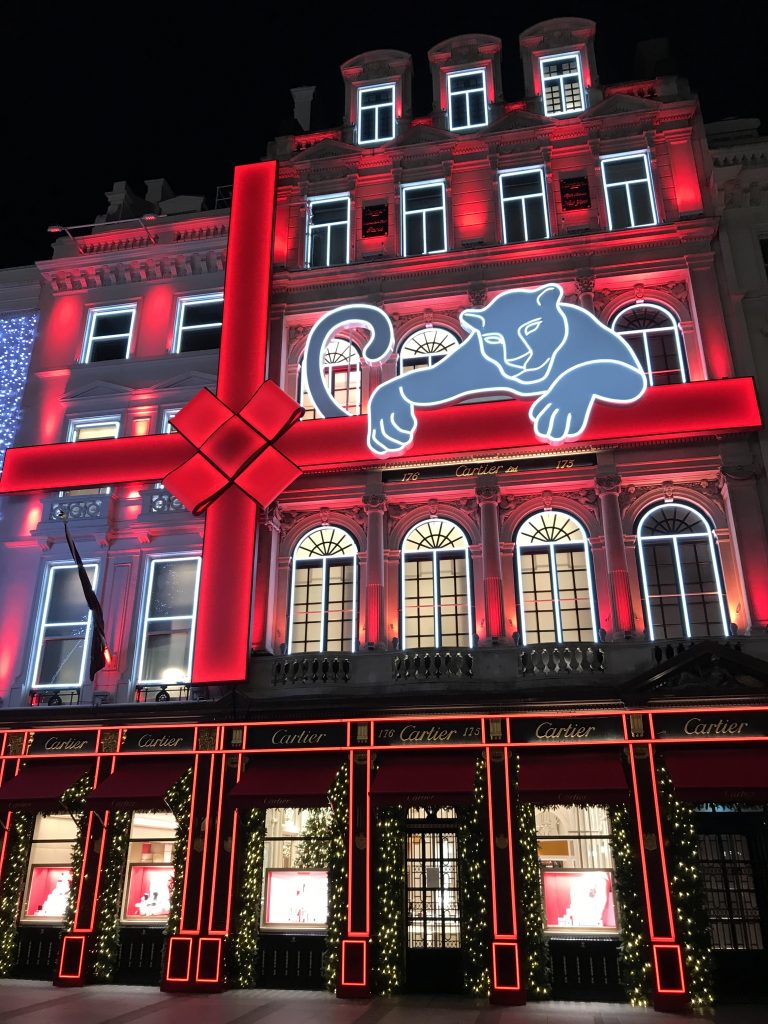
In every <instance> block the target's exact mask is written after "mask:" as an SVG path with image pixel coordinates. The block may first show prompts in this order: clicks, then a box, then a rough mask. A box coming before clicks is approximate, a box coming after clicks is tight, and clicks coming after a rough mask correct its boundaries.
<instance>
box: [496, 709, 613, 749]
mask: <svg viewBox="0 0 768 1024" xmlns="http://www.w3.org/2000/svg"><path fill="white" fill-rule="evenodd" d="M510 729H511V740H512V742H513V743H594V742H596V741H600V740H623V739H624V729H623V727H622V724H621V718H620V717H619V716H618V715H617V716H615V717H613V716H607V715H574V716H573V718H556V717H554V716H549V717H547V716H542V717H541V718H513V719H512V720H511V722H510Z"/></svg>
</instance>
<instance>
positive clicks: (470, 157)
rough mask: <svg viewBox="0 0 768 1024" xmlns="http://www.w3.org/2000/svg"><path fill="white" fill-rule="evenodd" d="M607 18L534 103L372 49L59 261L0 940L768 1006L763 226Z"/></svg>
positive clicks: (9, 618)
mask: <svg viewBox="0 0 768 1024" xmlns="http://www.w3.org/2000/svg"><path fill="white" fill-rule="evenodd" d="M594 33H595V26H594V24H593V23H592V22H589V21H586V20H583V19H558V20H556V21H552V22H545V23H542V24H540V25H537V26H534V27H533V28H531V29H530V30H528V31H526V32H524V33H523V34H522V35H521V37H520V52H521V59H522V63H523V69H524V81H525V92H526V95H525V97H524V98H523V99H521V100H512V101H509V100H507V99H505V97H504V94H503V83H502V80H501V72H500V56H501V45H502V44H501V40H500V39H498V38H496V37H495V36H486V35H469V36H461V37H457V38H454V39H449V40H445V41H444V42H443V43H440V44H439V45H437V46H435V47H433V48H432V50H430V52H429V64H430V69H431V74H432V82H433V110H432V113H431V115H430V116H426V117H421V116H414V114H413V111H412V104H411V86H412V64H411V58H410V56H409V55H408V54H406V53H403V52H400V51H392V50H378V51H374V52H369V53H364V54H361V55H359V56H358V57H355V58H353V59H352V60H350V61H347V62H346V63H345V64H343V65H342V69H341V70H342V75H343V77H344V82H345V97H346V98H345V110H344V115H343V124H342V127H341V128H339V129H337V130H333V131H322V132H309V131H304V132H302V133H297V134H296V135H292V136H286V137H281V138H279V139H277V140H275V142H274V143H273V144H272V147H271V151H270V153H269V154H268V157H269V159H268V160H266V161H264V162H262V163H260V164H256V165H252V166H248V167H243V168H238V170H237V173H236V177H235V186H234V192H233V195H232V200H231V208H230V207H228V206H223V207H222V208H221V209H217V210H214V211H207V210H204V209H203V208H202V205H201V203H200V202H199V201H197V200H195V198H194V197H183V196H182V197H176V196H173V194H172V193H171V192H170V190H169V189H168V187H167V185H166V184H165V183H164V182H162V181H152V182H148V183H147V186H148V190H147V195H146V197H145V198H144V199H137V198H136V197H134V196H132V195H131V194H130V193H129V192H128V190H127V188H126V187H125V186H124V183H117V184H116V186H115V188H114V189H113V191H112V192H111V193H109V195H108V198H109V203H110V205H109V210H108V212H107V214H106V215H104V216H103V217H102V218H100V220H99V222H97V223H96V224H94V225H92V226H89V230H88V232H87V233H79V234H74V233H73V232H71V231H63V232H62V234H61V237H60V238H59V240H58V241H57V242H56V245H55V247H54V252H53V256H52V258H51V259H50V260H47V261H45V262H42V263H40V264H38V270H39V274H40V277H41V281H42V287H41V296H40V302H39V308H40V322H39V332H38V337H37V341H36V343H35V345H34V349H33V351H32V358H31V363H30V368H29V379H28V383H27V387H26V391H25V394H24V404H23V418H22V421H21V427H20V431H19V434H18V435H17V438H16V441H15V445H16V448H15V450H14V451H13V452H12V454H11V455H10V456H9V457H8V459H7V461H6V467H5V470H4V475H3V477H2V481H1V482H0V490H1V491H2V492H3V494H4V497H3V498H2V501H3V503H4V505H3V519H2V522H0V531H1V536H2V541H3V556H2V558H3V566H2V570H3V574H2V577H1V578H0V586H2V598H1V600H2V607H3V609H4V623H3V625H4V630H3V654H2V658H0V694H1V695H2V698H3V709H2V712H1V713H0V727H2V730H3V747H2V771H3V775H2V783H1V784H0V804H1V805H2V810H3V813H4V814H5V819H4V823H5V832H4V834H3V838H2V846H1V848H0V863H1V864H2V873H0V917H1V918H2V922H3V929H2V930H3V935H4V938H3V940H2V943H0V970H2V971H4V972H5V973H10V974H16V975H19V976H38V977H41V976H42V977H49V978H51V979H52V980H54V981H56V982H57V983H58V984H85V983H89V982H91V981H96V980H102V981H103V980H113V981H121V982H122V981H143V982H145V983H147V982H149V983H155V984H162V985H163V987H165V988H166V989H169V990H184V991H186V990H209V991H210V990H215V989H216V988H220V987H222V986H224V985H232V984H239V985H243V986H246V987H254V988H257V987H260V986H278V987H281V986H284V987H314V986H317V987H320V986H322V985H323V984H327V985H328V986H329V987H331V988H333V989H334V990H335V991H336V992H337V994H338V995H339V996H341V997H350V998H352V997H356V996H368V995H370V994H371V993H382V994H387V993H390V992H392V991H396V990H398V989H407V990H411V991H434V990H440V989H446V988H448V989H450V990H452V991H457V992H459V991H470V992H475V993H482V994H488V995H489V996H490V998H491V999H492V1000H494V1001H495V1002H500V1003H511V1004H514V1003H522V1002H524V1001H525V1000H526V999H527V998H542V997H547V996H554V997H555V998H565V999H589V1000H591V999H595V998H602V999H613V1000H617V999H618V1000H624V999H625V1000H630V1001H632V1002H635V1003H646V1002H647V1003H652V1005H654V1006H656V1007H657V1008H658V1009H661V1010H684V1009H686V1008H687V1007H689V1006H691V1005H693V1006H697V1007H698V1006H704V1005H706V1004H707V1003H708V1002H710V1001H711V1000H712V998H713V997H714V998H718V999H728V998H729V997H730V998H732V997H734V996H735V995H740V994H741V995H743V994H744V986H743V985H742V981H743V978H744V977H745V976H747V975H749V976H750V977H753V978H755V990H754V992H750V993H748V994H750V995H752V996H753V997H755V998H759V997H761V996H762V997H764V996H765V994H766V993H765V990H764V982H763V981H762V979H763V978H764V976H765V971H764V970H762V971H761V970H760V968H761V967H764V966H765V963H766V954H765V948H764V935H765V928H766V920H767V919H768V837H767V834H766V801H767V800H768V756H767V754H768V747H766V736H767V735H768V733H767V732H766V724H767V723H768V714H767V713H766V693H767V690H766V684H767V682H768V663H767V662H766V661H765V660H764V659H765V658H766V657H768V642H767V641H766V630H767V629H768V589H767V588H766V585H765V579H766V564H767V563H768V559H767V556H768V541H767V540H766V530H765V522H766V516H765V508H766V504H765V502H766V500H768V498H767V496H766V494H765V493H764V488H765V484H764V472H763V465H764V457H763V446H764V444H765V438H764V433H763V430H762V421H761V417H760V411H759V404H758V402H759V397H760V396H761V394H762V387H764V383H761V382H764V381H765V380H766V377H765V374H763V373H762V369H761V359H762V355H761V347H760V346H761V334H760V330H761V328H760V322H761V321H760V308H761V307H760V305H759V304H760V302H763V303H764V301H765V293H766V278H765V271H764V268H763V267H762V265H761V264H760V263H759V261H757V260H756V259H750V258H747V257H745V256H744V255H743V254H744V251H745V247H744V245H743V237H747V238H748V239H749V242H750V245H751V246H752V248H753V249H754V251H755V253H757V252H759V250H760V232H761V230H762V227H761V221H760V219H759V217H753V218H751V219H749V218H747V217H739V216H738V214H739V213H740V212H741V211H734V210H732V209H731V208H730V205H729V204H728V203H727V202H724V200H723V194H724V191H723V186H722V179H724V178H725V177H727V175H725V174H724V173H723V172H722V171H721V170H720V168H722V167H725V166H729V165H728V164H727V161H726V162H723V161H721V162H720V163H718V152H719V151H718V150H717V149H715V148H713V150H712V151H710V148H709V147H708V144H707V138H706V135H705V131H704V125H703V121H702V117H701V112H700V110H699V106H698V103H697V100H696V98H695V97H694V96H692V95H691V93H690V91H689V89H688V87H687V84H686V83H685V82H684V81H683V80H681V79H678V78H674V77H670V76H665V77H659V78H655V79H652V80H648V81H642V82H632V83H625V84H620V85H612V86H611V85H603V84H601V82H600V79H599V75H598V68H597V66H596V63H595V56H594V46H593V43H594ZM302 97H303V98H304V99H306V93H303V94H302ZM755 145H757V144H755ZM713 147H714V143H713ZM713 153H714V167H713ZM718 183H719V184H720V189H719V190H718V188H717V187H716V186H717V185H718ZM739 232H741V233H743V234H742V235H739ZM729 240H732V241H729ZM225 271H226V274H225ZM761 275H762V276H761ZM225 277H226V282H225ZM747 280H749V282H751V284H750V285H749V287H751V288H752V289H753V292H752V293H747V295H746V298H744V295H745V288H744V282H745V281H747ZM531 400H533V401H531ZM65 522H66V526H67V528H68V529H69V532H70V534H71V536H72V538H73V540H74V542H75V544H76V546H77V549H78V551H79V553H80V555H81V557H82V562H83V568H82V574H83V575H87V576H88V578H89V580H90V583H91V584H92V585H93V587H94V589H95V591H96V593H97V594H98V596H99V599H100V602H101V606H102V608H103V613H104V620H105V640H106V644H107V648H108V659H107V663H106V665H105V666H104V667H103V668H102V669H101V670H100V671H98V672H97V673H96V674H95V678H93V679H91V678H89V667H88V665H89V650H90V648H91V644H92V640H93V633H94V628H95V627H94V623H93V620H92V616H91V615H90V614H89V612H88V607H87V606H86V604H85V603H84V600H83V596H82V591H81V583H80V580H79V579H78V571H77V568H76V567H75V566H74V564H73V561H72V554H71V552H70V548H69V547H68V544H67V540H66V537H65ZM555 748H556V749H555ZM734 979H739V985H740V986H741V989H742V991H741V992H737V991H735V990H734V988H733V985H734ZM761 985H762V986H763V988H762V989H761V988H760V986H761Z"/></svg>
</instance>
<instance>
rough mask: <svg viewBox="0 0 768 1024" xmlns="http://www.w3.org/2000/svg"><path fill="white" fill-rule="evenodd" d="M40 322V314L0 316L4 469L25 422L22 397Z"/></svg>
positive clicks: (0, 435)
mask: <svg viewBox="0 0 768 1024" xmlns="http://www.w3.org/2000/svg"><path fill="white" fill-rule="evenodd" d="M37 321H38V314H37V313H27V314H22V315H19V316H10V317H2V318H0V469H2V467H3V460H4V458H5V452H6V449H8V448H10V447H11V445H12V444H13V440H14V438H15V436H16V431H17V430H18V427H19V424H20V422H21V397H22V394H23V393H24V385H25V384H26V381H27V370H28V368H29V356H30V353H31V351H32V344H33V342H34V340H35V336H36V334H37Z"/></svg>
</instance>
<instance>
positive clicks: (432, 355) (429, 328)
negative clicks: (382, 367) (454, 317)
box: [397, 324, 462, 377]
mask: <svg viewBox="0 0 768 1024" xmlns="http://www.w3.org/2000/svg"><path fill="white" fill-rule="evenodd" d="M417 339H418V340H417ZM461 343H462V339H461V338H460V337H459V336H458V335H457V334H456V333H455V332H454V331H451V330H449V329H448V328H447V327H441V326H440V325H439V324H438V325H434V324H425V325H424V326H423V327H419V328H417V329H416V330H415V331H412V332H411V333H410V334H409V335H407V337H405V338H403V340H402V341H401V342H400V345H399V347H398V350H397V375H398V377H399V376H401V375H402V374H404V373H410V372H411V371H413V370H419V369H422V368H423V367H429V366H435V365H436V364H437V363H439V362H440V360H441V359H444V358H445V357H446V356H449V355H450V354H451V352H453V351H454V350H455V349H457V348H458V347H459V345H461Z"/></svg>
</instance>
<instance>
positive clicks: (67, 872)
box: [24, 864, 72, 922]
mask: <svg viewBox="0 0 768 1024" xmlns="http://www.w3.org/2000/svg"><path fill="white" fill-rule="evenodd" d="M71 885H72V868H71V867H70V866H69V865H67V864H64V865H49V864H46V865H45V866H44V867H34V868H32V875H31V877H30V880H29V891H28V893H27V905H26V907H25V908H24V917H27V918H31V919H33V920H35V921H40V922H44V921H46V920H52V921H63V920H64V915H65V913H66V910H67V900H68V899H69V890H70V887H71Z"/></svg>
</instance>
